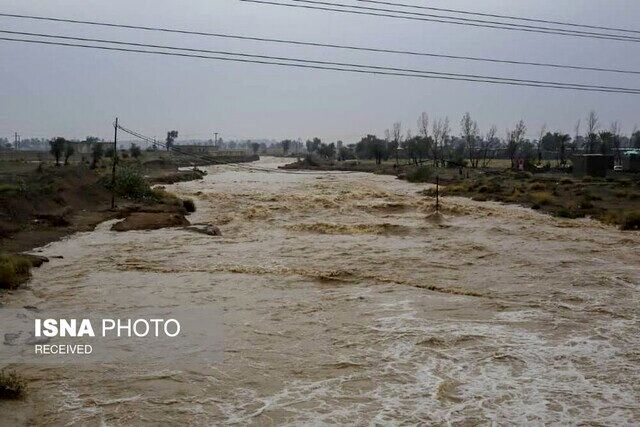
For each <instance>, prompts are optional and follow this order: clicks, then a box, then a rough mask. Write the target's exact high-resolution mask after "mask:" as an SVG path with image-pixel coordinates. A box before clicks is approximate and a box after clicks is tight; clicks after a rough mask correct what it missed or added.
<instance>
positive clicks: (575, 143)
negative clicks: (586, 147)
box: [573, 119, 582, 149]
mask: <svg viewBox="0 0 640 427" xmlns="http://www.w3.org/2000/svg"><path fill="white" fill-rule="evenodd" d="M581 125H582V120H580V119H578V123H576V126H575V127H574V128H573V130H574V132H575V136H574V139H573V146H574V149H578V148H579V147H578V144H579V143H580V126H581Z"/></svg>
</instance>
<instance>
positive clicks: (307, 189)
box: [0, 158, 640, 426]
mask: <svg viewBox="0 0 640 427" xmlns="http://www.w3.org/2000/svg"><path fill="white" fill-rule="evenodd" d="M280 164H283V162H282V160H277V159H273V158H265V159H262V160H261V161H260V162H259V163H257V165H258V166H259V167H261V168H264V169H267V170H270V169H273V170H275V168H276V167H277V166H278V165H280ZM254 165H256V164H254ZM208 171H209V175H207V176H206V178H205V179H204V180H203V181H195V182H188V183H180V184H176V185H173V186H170V190H171V191H174V192H176V193H178V194H180V195H181V196H189V197H192V198H193V199H194V200H195V201H196V205H197V212H196V213H195V214H193V215H192V216H191V217H190V221H191V222H192V223H209V224H215V225H217V226H218V227H220V229H221V230H222V233H223V236H222V237H211V236H207V235H201V234H196V233H193V232H189V231H185V230H181V229H165V230H158V231H139V232H127V233H117V232H112V231H109V227H108V225H101V226H99V227H98V228H97V229H96V230H95V231H93V232H89V233H81V234H77V235H74V236H72V237H70V238H68V239H66V240H63V241H60V242H56V243H53V244H50V245H48V246H47V247H45V248H43V250H42V253H43V254H44V255H47V256H55V255H60V256H63V257H64V258H63V259H52V260H51V262H50V263H48V264H46V265H44V266H43V267H42V268H40V269H37V270H35V272H34V277H33V280H32V281H31V282H30V283H29V285H28V286H27V287H26V288H24V289H22V290H19V291H17V292H14V293H13V295H11V296H10V298H8V299H7V300H6V301H5V304H6V305H7V306H9V307H22V306H24V305H31V306H36V307H38V308H42V309H47V308H57V309H60V308H73V309H81V310H87V311H91V310H102V311H105V310H109V309H111V308H115V307H121V308H122V307H129V308H135V307H145V306H163V305H167V306H169V305H173V304H181V305H184V306H189V305H199V304H211V305H216V306H218V307H220V309H221V310H222V311H223V322H224V361H222V362H220V363H215V364H212V365H209V366H192V367H191V368H189V369H183V368H171V367H163V368H155V367H151V366H145V365H144V364H143V365H135V364H132V365H131V366H129V365H110V364H87V365H82V366H66V367H60V366H43V365H40V366H37V365H26V366H20V365H16V366H15V368H16V370H18V371H19V372H20V373H21V374H22V375H24V376H25V377H26V378H28V379H29V384H30V389H29V394H28V397H27V398H26V399H25V400H23V401H20V402H0V413H1V417H0V424H4V423H8V424H22V423H33V424H46V423H51V424H72V425H73V424H77V425H125V424H133V425H140V424H152V425H163V424H164V425H166V424H181V425H187V424H189V425H213V424H234V423H237V424H259V425H282V424H288V425H301V424H306V425H322V424H343V425H344V424H357V425H398V424H401V425H415V424H428V425H429V424H430V425H476V424H480V425H492V424H493V425H496V424H497V425H503V424H514V423H515V424H527V425H540V424H581V423H582V424H586V425H602V424H604V425H616V426H617V425H632V424H636V425H637V424H638V423H640V403H639V402H640V323H639V313H640V306H639V303H640V235H639V234H638V233H633V232H630V233H623V232H621V231H618V230H616V229H614V228H612V227H608V226H604V225H602V224H599V223H597V222H594V221H590V220H564V219H556V218H551V217H549V216H545V215H543V214H539V213H536V212H534V211H531V210H528V209H524V208H520V207H515V206H506V205H501V204H497V203H480V202H474V201H471V200H468V199H463V198H445V199H444V200H443V210H442V214H443V216H442V218H438V217H437V216H434V215H432V214H433V206H434V200H433V199H432V198H429V197H425V196H423V195H421V194H419V191H420V190H422V189H424V188H426V185H416V184H409V183H407V182H404V181H399V180H396V179H395V178H393V177H389V176H377V175H371V174H357V173H323V174H310V173H289V174H285V173H273V172H267V171H250V170H248V169H247V168H246V167H237V166H231V165H226V166H212V167H209V168H208Z"/></svg>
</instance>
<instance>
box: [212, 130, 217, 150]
mask: <svg viewBox="0 0 640 427" xmlns="http://www.w3.org/2000/svg"><path fill="white" fill-rule="evenodd" d="M213 145H214V146H216V147H217V146H218V132H214V133H213Z"/></svg>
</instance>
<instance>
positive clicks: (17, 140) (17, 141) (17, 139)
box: [13, 132, 20, 151]
mask: <svg viewBox="0 0 640 427" xmlns="http://www.w3.org/2000/svg"><path fill="white" fill-rule="evenodd" d="M13 142H14V146H15V147H16V151H18V149H19V148H20V135H18V132H14V134H13Z"/></svg>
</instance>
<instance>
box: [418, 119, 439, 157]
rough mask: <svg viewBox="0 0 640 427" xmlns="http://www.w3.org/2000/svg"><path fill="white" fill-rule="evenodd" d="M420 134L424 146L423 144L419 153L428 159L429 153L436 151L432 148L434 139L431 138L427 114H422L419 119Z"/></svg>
mask: <svg viewBox="0 0 640 427" xmlns="http://www.w3.org/2000/svg"><path fill="white" fill-rule="evenodd" d="M418 133H419V134H420V136H421V137H422V144H423V146H422V147H421V149H420V150H418V151H419V152H420V153H421V154H424V155H425V156H426V157H427V158H428V157H429V153H430V152H431V151H433V152H434V153H435V150H434V148H433V147H432V145H433V139H431V138H430V137H429V115H428V114H427V113H425V112H423V113H422V114H420V117H418ZM434 157H435V156H434ZM421 160H422V159H421Z"/></svg>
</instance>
